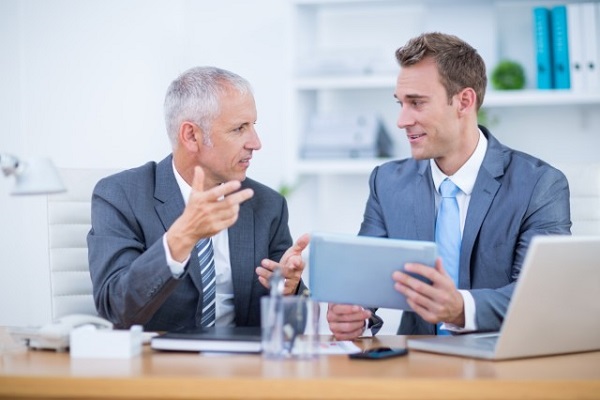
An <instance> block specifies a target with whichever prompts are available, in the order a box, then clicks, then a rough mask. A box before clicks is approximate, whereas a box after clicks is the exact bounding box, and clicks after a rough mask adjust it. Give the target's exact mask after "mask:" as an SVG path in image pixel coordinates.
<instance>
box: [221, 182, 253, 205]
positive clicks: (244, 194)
mask: <svg viewBox="0 0 600 400" xmlns="http://www.w3.org/2000/svg"><path fill="white" fill-rule="evenodd" d="M238 183H239V182H238ZM253 196H254V191H253V190H252V189H243V190H240V191H238V192H235V193H231V194H229V195H227V197H225V199H226V201H227V203H228V204H230V205H231V204H242V203H243V202H245V201H246V200H249V199H251V198H252V197H253Z"/></svg>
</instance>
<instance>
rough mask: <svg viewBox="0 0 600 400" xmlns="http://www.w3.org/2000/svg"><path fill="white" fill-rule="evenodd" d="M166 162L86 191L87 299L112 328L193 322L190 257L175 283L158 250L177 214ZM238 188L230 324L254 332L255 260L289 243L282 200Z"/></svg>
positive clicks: (195, 298)
mask: <svg viewBox="0 0 600 400" xmlns="http://www.w3.org/2000/svg"><path fill="white" fill-rule="evenodd" d="M171 163H172V156H168V157H167V158H165V159H164V160H162V161H161V162H160V163H158V164H156V163H154V162H149V163H147V164H145V165H143V166H141V167H138V168H135V169H130V170H127V171H123V172H120V173H118V174H116V175H112V176H110V177H107V178H104V179H102V180H100V181H99V182H98V184H97V185H96V187H95V188H94V192H93V195H92V228H91V230H90V232H89V234H88V237H87V241H88V249H89V263H90V274H91V277H92V283H93V287H94V300H95V303H96V308H97V309H98V312H99V314H100V315H101V316H103V317H105V318H107V319H109V320H110V321H112V322H113V323H114V324H115V325H116V326H117V327H121V328H123V327H129V326H131V325H133V324H141V325H143V326H144V328H145V329H146V330H173V329H178V328H181V327H195V326H199V324H200V317H201V314H202V311H201V310H202V296H201V293H202V278H201V276H200V269H199V263H198V257H197V255H196V254H195V252H192V255H191V257H190V261H189V262H188V265H187V266H186V268H185V272H184V274H183V275H182V276H181V277H179V278H177V279H176V278H174V277H173V275H172V273H171V271H170V269H169V267H168V265H167V262H166V255H165V251H164V247H163V244H162V236H163V235H164V233H165V232H166V231H167V229H168V228H169V227H170V226H171V224H172V223H173V222H174V221H175V220H176V219H177V218H178V217H179V216H180V215H181V213H182V212H183V209H184V201H183V198H182V196H181V192H180V190H179V187H178V186H177V182H176V180H175V176H174V174H173V170H172V166H171ZM242 187H243V188H252V189H253V190H254V197H253V198H251V199H250V200H248V201H246V202H244V203H243V204H241V206H240V212H239V218H238V220H237V222H236V223H235V224H234V225H233V226H231V227H230V228H229V250H230V259H231V273H232V281H233V290H234V303H235V324H236V325H238V326H260V297H262V296H263V295H265V294H268V291H267V290H266V289H265V288H264V287H263V286H262V285H261V284H260V282H259V281H258V276H257V275H256V273H255V268H256V267H257V266H258V265H260V261H261V260H262V259H263V258H270V259H272V260H275V261H278V260H280V259H281V256H282V255H283V253H284V252H285V251H286V250H287V249H288V248H289V247H290V246H291V245H292V238H291V235H290V232H289V228H288V210H287V203H286V201H285V199H284V198H283V197H282V196H281V195H279V194H278V193H277V192H275V191H274V190H272V189H270V188H268V187H266V186H264V185H262V184H260V183H258V182H256V181H253V180H251V179H246V180H245V181H244V182H243V183H242ZM301 286H302V287H301V288H300V290H302V289H303V288H304V286H303V284H302V285H301Z"/></svg>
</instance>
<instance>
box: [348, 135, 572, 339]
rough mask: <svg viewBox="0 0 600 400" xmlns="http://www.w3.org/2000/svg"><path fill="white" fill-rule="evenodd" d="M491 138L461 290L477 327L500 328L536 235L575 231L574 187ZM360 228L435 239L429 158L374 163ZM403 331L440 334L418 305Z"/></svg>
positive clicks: (472, 211)
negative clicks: (469, 300) (472, 303)
mask: <svg viewBox="0 0 600 400" xmlns="http://www.w3.org/2000/svg"><path fill="white" fill-rule="evenodd" d="M480 129H481V130H482V132H483V133H484V135H485V136H486V137H487V139H488V148H487V153H486V155H485V158H484V160H483V164H482V165H481V168H480V170H479V173H478V174H477V179H476V181H475V186H474V188H473V193H472V195H471V200H470V203H469V210H468V212H467V217H466V221H465V227H464V232H463V238H462V246H461V254H460V266H459V283H458V287H459V289H466V290H469V291H470V292H471V294H472V295H473V298H474V299H475V307H476V324H477V327H478V330H481V331H492V330H499V329H500V326H501V324H502V321H503V319H504V315H505V314H506V310H507V307H508V304H509V301H510V298H511V296H512V292H513V289H514V286H515V282H516V280H517V277H518V276H519V272H520V271H521V265H522V264H523V259H524V256H525V252H526V251H527V247H528V245H529V242H530V240H531V238H532V237H533V236H534V235H546V234H570V228H571V219H570V206H569V186H568V183H567V179H566V178H565V176H564V175H563V173H562V172H560V171H559V170H557V169H555V168H553V167H551V166H550V165H548V164H546V163H545V162H543V161H541V160H539V159H536V158H534V157H532V156H530V155H527V154H524V153H522V152H518V151H514V150H512V149H510V148H508V147H506V146H504V145H502V144H501V143H500V142H498V140H496V138H494V137H493V136H492V135H491V134H490V132H489V131H488V130H487V129H485V128H484V127H482V126H480ZM369 182H370V183H369V185H370V195H369V199H368V201H367V205H366V210H365V214H364V219H363V223H362V225H361V229H360V233H359V234H360V235H365V236H380V237H390V238H397V239H414V240H430V241H434V240H435V235H434V234H435V215H436V209H435V188H434V185H433V180H432V177H431V169H430V164H429V160H422V161H416V160H414V159H412V158H409V159H405V160H400V161H392V162H389V163H386V164H383V165H381V166H380V167H377V168H375V170H374V171H373V172H372V174H371V177H370V181H369ZM398 333H399V334H435V325H433V324H429V323H427V322H426V321H424V320H423V319H422V318H420V317H419V316H418V314H416V313H414V312H405V313H403V317H402V321H401V323H400V328H399V330H398Z"/></svg>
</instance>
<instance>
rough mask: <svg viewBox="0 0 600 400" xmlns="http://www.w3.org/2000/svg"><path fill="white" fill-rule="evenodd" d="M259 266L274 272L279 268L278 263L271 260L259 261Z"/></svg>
mask: <svg viewBox="0 0 600 400" xmlns="http://www.w3.org/2000/svg"><path fill="white" fill-rule="evenodd" d="M260 266H261V267H262V268H264V269H266V270H268V271H275V268H277V267H278V266H279V263H277V262H275V261H273V260H269V259H268V258H265V259H263V260H261V262H260Z"/></svg>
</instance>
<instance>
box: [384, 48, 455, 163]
mask: <svg viewBox="0 0 600 400" xmlns="http://www.w3.org/2000/svg"><path fill="white" fill-rule="evenodd" d="M394 97H396V99H397V100H398V102H399V103H400V104H401V106H402V109H401V110H400V115H399V116H398V121H397V125H398V127H399V128H401V129H404V130H405V131H406V137H407V139H408V142H409V143H410V147H411V153H412V156H413V158H415V159H417V160H423V159H430V158H433V159H435V160H436V161H438V165H440V162H439V161H443V159H444V158H445V157H450V158H452V155H453V154H456V153H457V152H460V149H459V146H460V143H461V141H460V138H459V133H460V129H459V124H458V123H459V117H458V112H457V103H458V101H457V100H456V99H455V98H454V97H453V99H452V100H453V101H452V103H451V104H448V96H447V93H446V89H445V88H444V86H442V83H441V82H440V76H439V73H438V70H437V66H436V64H435V62H434V61H433V60H432V59H430V58H426V59H424V60H423V61H420V62H419V63H417V64H415V65H411V66H408V67H402V68H401V70H400V73H399V75H398V79H397V82H396V92H395V94H394Z"/></svg>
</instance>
